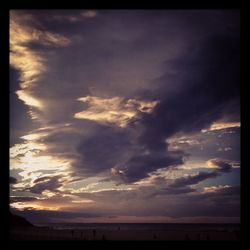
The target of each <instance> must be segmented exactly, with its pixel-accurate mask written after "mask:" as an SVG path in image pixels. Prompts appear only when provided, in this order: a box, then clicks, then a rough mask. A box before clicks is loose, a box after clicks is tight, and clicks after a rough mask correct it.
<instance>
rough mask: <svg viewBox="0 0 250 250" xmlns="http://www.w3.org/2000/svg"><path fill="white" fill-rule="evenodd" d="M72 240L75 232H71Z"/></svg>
mask: <svg viewBox="0 0 250 250" xmlns="http://www.w3.org/2000/svg"><path fill="white" fill-rule="evenodd" d="M71 235H72V238H73V237H74V230H71Z"/></svg>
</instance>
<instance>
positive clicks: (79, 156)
mask: <svg viewBox="0 0 250 250" xmlns="http://www.w3.org/2000/svg"><path fill="white" fill-rule="evenodd" d="M239 19H240V14H239V11H236V10H97V11H96V10H15V11H14V10H12V11H11V12H10V73H11V75H10V85H11V96H10V97H11V122H10V126H11V127H10V129H11V138H10V139H11V148H10V176H11V178H10V185H11V187H10V188H11V199H10V201H11V207H12V209H13V210H15V212H16V213H20V214H23V215H24V216H25V217H27V218H30V219H31V220H32V221H35V222H39V221H44V220H45V221H50V222H57V221H76V220H77V221H83V222H84V221H94V222H105V221H114V222H116V221H123V222H126V221H129V222H132V221H134V222H136V221H144V222H147V221H149V222H154V221H155V222H158V221H163V222H175V221H177V222H206V221H214V222H238V221H239V218H240V126H241V124H240V31H239V30H240V21H239ZM149 199H150V202H149ZM113 204H116V207H115V208H114V206H113ZM208 206H209V208H208ZM184 207H185V209H183V208H184Z"/></svg>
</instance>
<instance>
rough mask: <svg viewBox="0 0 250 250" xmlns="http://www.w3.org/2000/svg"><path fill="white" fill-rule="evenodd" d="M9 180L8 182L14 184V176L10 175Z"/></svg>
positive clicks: (15, 181) (15, 180)
mask: <svg viewBox="0 0 250 250" xmlns="http://www.w3.org/2000/svg"><path fill="white" fill-rule="evenodd" d="M9 182H10V184H16V183H17V179H16V178H15V177H12V176H10V180H9Z"/></svg>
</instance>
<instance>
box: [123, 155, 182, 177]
mask: <svg viewBox="0 0 250 250" xmlns="http://www.w3.org/2000/svg"><path fill="white" fill-rule="evenodd" d="M182 163H183V160H182V157H180V156H179V155H175V154H172V155H171V154H166V153H165V152H163V153H159V152H158V153H157V152H154V153H153V154H149V155H136V156H134V157H132V158H131V159H130V160H129V161H128V162H126V163H125V166H123V167H121V169H120V171H122V172H120V173H121V174H120V177H121V178H122V179H123V181H125V182H134V181H138V180H140V179H143V178H145V177H148V173H150V172H153V171H155V170H157V169H159V168H164V167H167V166H175V165H179V164H182ZM118 170H119V167H118Z"/></svg>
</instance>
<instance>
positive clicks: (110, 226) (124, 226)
mask: <svg viewBox="0 0 250 250" xmlns="http://www.w3.org/2000/svg"><path fill="white" fill-rule="evenodd" d="M37 226H46V227H51V228H53V229H61V230H63V229H74V230H93V229H95V230H105V231H117V230H130V231H133V230H135V231H137V230H138V231H190V232H192V231H193V232H202V231H203V232H204V231H206V232H209V231H211V232H212V231H213V232H214V231H216V232H233V231H240V224H198V223H196V224H189V223H51V224H37Z"/></svg>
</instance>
